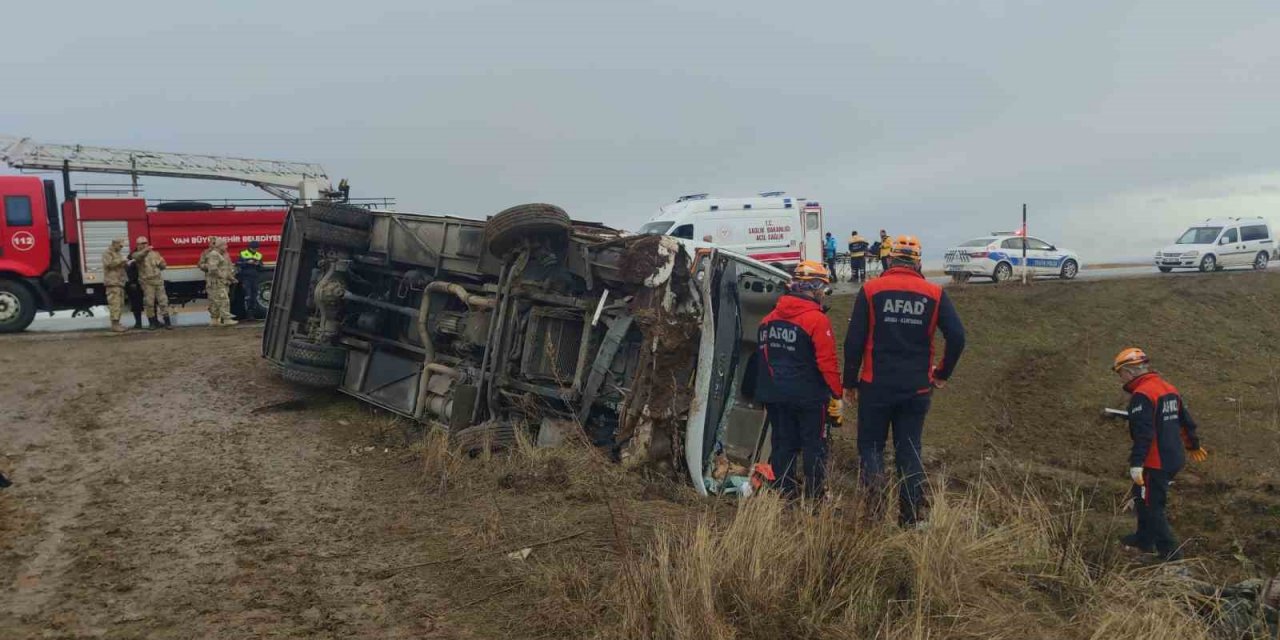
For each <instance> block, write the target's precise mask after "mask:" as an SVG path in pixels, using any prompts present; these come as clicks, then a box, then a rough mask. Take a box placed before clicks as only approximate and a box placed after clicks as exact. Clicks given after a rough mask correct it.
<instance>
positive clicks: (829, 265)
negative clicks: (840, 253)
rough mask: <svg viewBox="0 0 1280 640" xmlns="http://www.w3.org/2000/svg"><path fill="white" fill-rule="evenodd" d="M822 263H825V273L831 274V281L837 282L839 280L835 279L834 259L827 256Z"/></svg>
mask: <svg viewBox="0 0 1280 640" xmlns="http://www.w3.org/2000/svg"><path fill="white" fill-rule="evenodd" d="M823 262H826V263H827V271H828V272H830V273H831V281H832V282H839V281H840V280H839V279H838V278H836V257H835V256H828V257H827V258H826V260H824V261H823Z"/></svg>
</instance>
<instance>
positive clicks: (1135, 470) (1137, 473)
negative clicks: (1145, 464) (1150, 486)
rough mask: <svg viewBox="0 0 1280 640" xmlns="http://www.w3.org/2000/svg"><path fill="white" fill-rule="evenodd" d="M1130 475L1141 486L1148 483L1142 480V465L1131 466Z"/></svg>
mask: <svg viewBox="0 0 1280 640" xmlns="http://www.w3.org/2000/svg"><path fill="white" fill-rule="evenodd" d="M1129 477H1130V478H1133V483H1134V484H1136V485H1138V486H1139V487H1141V486H1142V485H1144V484H1146V483H1145V482H1144V481H1143V480H1142V467H1129Z"/></svg>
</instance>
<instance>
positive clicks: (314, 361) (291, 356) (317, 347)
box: [284, 340, 347, 369]
mask: <svg viewBox="0 0 1280 640" xmlns="http://www.w3.org/2000/svg"><path fill="white" fill-rule="evenodd" d="M284 357H285V358H287V359H288V360H289V361H290V362H296V363H298V364H304V365H307V366H309V367H316V368H319V369H343V368H345V367H346V366H347V350H346V349H345V348H343V347H333V346H330V345H327V344H316V343H314V342H307V341H306V340H290V341H289V345H288V346H287V347H285V351H284Z"/></svg>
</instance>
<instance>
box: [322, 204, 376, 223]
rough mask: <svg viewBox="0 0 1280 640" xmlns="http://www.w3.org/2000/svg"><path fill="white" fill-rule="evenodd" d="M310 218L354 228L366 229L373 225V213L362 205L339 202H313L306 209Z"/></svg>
mask: <svg viewBox="0 0 1280 640" xmlns="http://www.w3.org/2000/svg"><path fill="white" fill-rule="evenodd" d="M307 215H308V216H310V217H311V219H312V220H321V221H324V222H329V223H332V224H336V225H341V226H344V227H352V228H354V229H368V228H369V227H372V226H373V214H371V213H369V210H368V209H366V208H364V207H357V206H355V205H351V204H343V203H341V202H313V203H311V207H310V208H309V209H308V210H307Z"/></svg>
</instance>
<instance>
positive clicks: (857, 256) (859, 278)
mask: <svg viewBox="0 0 1280 640" xmlns="http://www.w3.org/2000/svg"><path fill="white" fill-rule="evenodd" d="M849 270H850V272H851V273H852V275H851V276H850V282H858V283H862V282H866V281H867V239H866V238H864V237H862V236H860V235H858V230H857V229H854V230H853V233H852V234H850V235H849Z"/></svg>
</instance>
